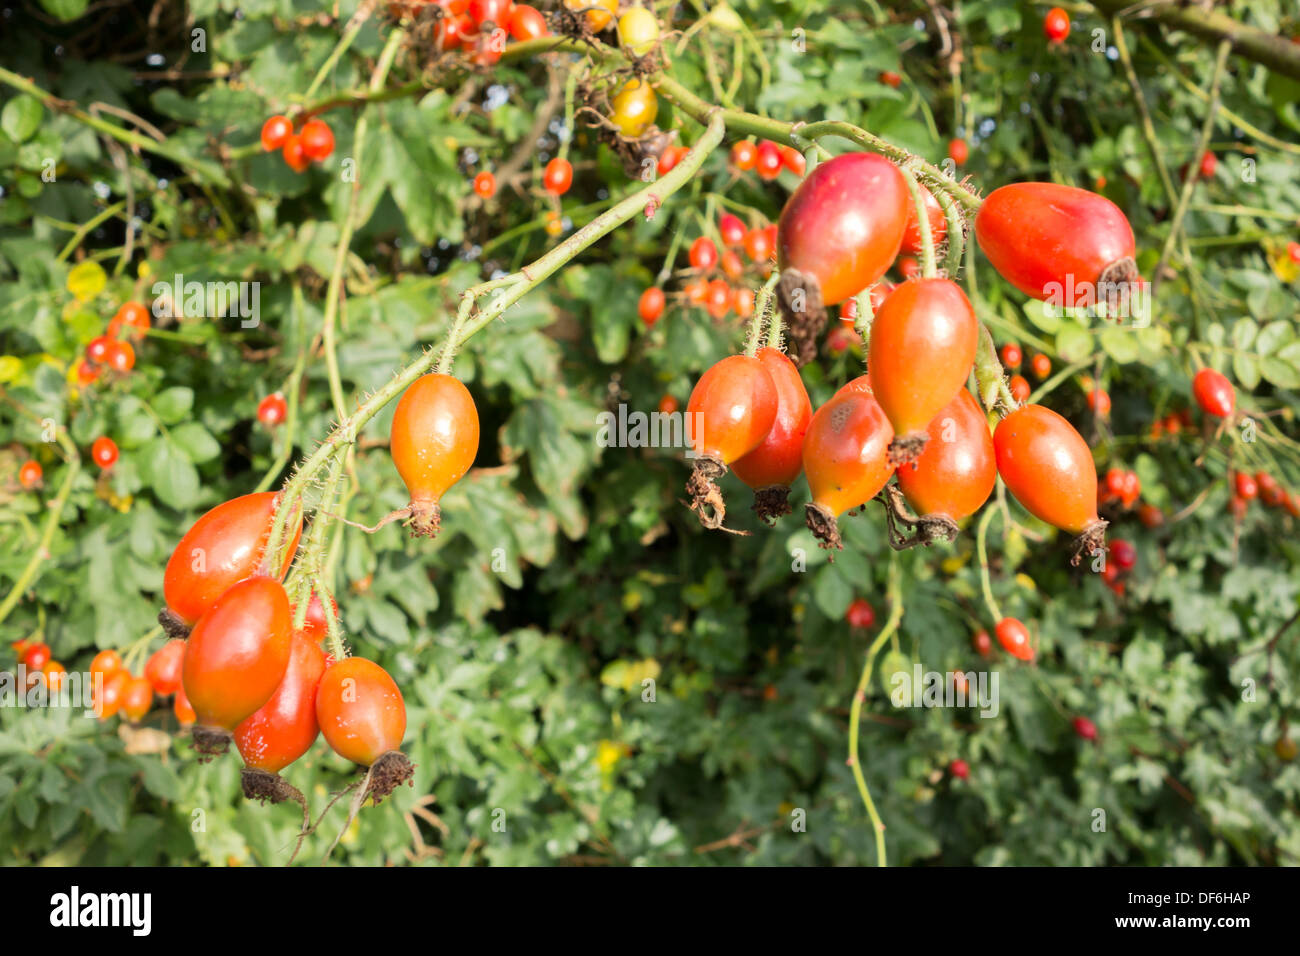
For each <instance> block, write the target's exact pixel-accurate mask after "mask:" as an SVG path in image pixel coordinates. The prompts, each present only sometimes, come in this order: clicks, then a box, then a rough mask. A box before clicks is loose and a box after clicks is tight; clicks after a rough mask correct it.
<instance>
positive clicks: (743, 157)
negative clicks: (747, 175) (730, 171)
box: [731, 139, 758, 172]
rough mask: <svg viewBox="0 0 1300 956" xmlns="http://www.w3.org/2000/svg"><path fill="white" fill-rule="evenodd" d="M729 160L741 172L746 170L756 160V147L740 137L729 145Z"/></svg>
mask: <svg viewBox="0 0 1300 956" xmlns="http://www.w3.org/2000/svg"><path fill="white" fill-rule="evenodd" d="M731 162H732V164H733V165H734V166H735V167H736V168H737V169H739V170H740V171H741V172H748V171H749V170H751V169H753V168H754V165H755V164H756V163H757V162H758V147H757V146H755V145H754V144H753V143H752V142H750V141H749V140H747V139H742V140H741V141H740V142H739V143H735V144H733V145H732V147H731Z"/></svg>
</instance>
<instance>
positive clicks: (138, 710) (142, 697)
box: [122, 677, 153, 723]
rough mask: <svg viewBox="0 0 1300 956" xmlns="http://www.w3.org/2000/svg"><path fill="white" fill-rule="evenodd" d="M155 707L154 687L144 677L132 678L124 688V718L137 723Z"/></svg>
mask: <svg viewBox="0 0 1300 956" xmlns="http://www.w3.org/2000/svg"><path fill="white" fill-rule="evenodd" d="M152 706H153V685H152V684H150V683H149V682H148V681H147V680H145V679H144V678H143V677H132V678H131V679H130V680H128V681H127V682H126V686H125V687H123V688H122V716H123V717H125V718H126V719H127V720H129V721H131V722H132V723H135V722H136V721H138V720H139V719H140V718H142V717H143V716H144V715H145V714H147V713H149V708H150V707H152Z"/></svg>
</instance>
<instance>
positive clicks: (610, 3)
mask: <svg viewBox="0 0 1300 956" xmlns="http://www.w3.org/2000/svg"><path fill="white" fill-rule="evenodd" d="M564 5H565V6H566V7H568V8H569V9H570V10H574V11H577V10H584V11H586V12H585V13H583V16H584V17H585V18H586V20H587V28H588V29H589V30H591V32H592V33H599V32H600V31H601V30H603V29H605V28H606V27H607V26H609V25H610V24H611V23H612V22H613V21H614V14H616V13H618V0H564ZM588 8H594V9H588Z"/></svg>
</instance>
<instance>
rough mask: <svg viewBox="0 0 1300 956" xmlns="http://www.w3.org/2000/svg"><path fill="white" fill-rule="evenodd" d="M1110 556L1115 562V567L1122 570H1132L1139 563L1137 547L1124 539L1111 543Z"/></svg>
mask: <svg viewBox="0 0 1300 956" xmlns="http://www.w3.org/2000/svg"><path fill="white" fill-rule="evenodd" d="M1110 557H1111V560H1112V561H1113V562H1114V563H1115V567H1117V568H1119V569H1120V570H1121V571H1132V570H1133V568H1134V566H1135V565H1136V564H1137V560H1138V556H1137V548H1135V547H1133V545H1131V544H1130V543H1129V542H1127V541H1124V540H1118V539H1117V540H1115V541H1112V542H1111V543H1110Z"/></svg>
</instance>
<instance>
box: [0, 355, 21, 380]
mask: <svg viewBox="0 0 1300 956" xmlns="http://www.w3.org/2000/svg"><path fill="white" fill-rule="evenodd" d="M22 374H23V360H22V359H20V358H18V357H17V356H16V355H0V385H8V384H9V383H10V382H16V381H18V376H20V375H22Z"/></svg>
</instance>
